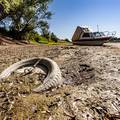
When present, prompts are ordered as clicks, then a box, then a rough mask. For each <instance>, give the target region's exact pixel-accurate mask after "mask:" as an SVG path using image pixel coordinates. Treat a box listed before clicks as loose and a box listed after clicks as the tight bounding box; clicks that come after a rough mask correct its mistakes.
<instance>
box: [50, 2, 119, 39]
mask: <svg viewBox="0 0 120 120" xmlns="http://www.w3.org/2000/svg"><path fill="white" fill-rule="evenodd" d="M50 10H51V11H52V13H53V16H52V19H51V20H50V21H49V24H50V30H51V31H52V32H54V33H55V34H56V35H57V36H58V37H59V38H69V39H71V38H72V35H73V33H74V31H75V29H76V27H77V26H78V25H79V26H89V27H90V28H91V29H93V30H94V31H96V30H97V25H99V29H100V30H101V31H116V32H117V36H119V37H120V0H53V2H52V3H51V5H50Z"/></svg>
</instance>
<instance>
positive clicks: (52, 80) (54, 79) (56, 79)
mask: <svg viewBox="0 0 120 120" xmlns="http://www.w3.org/2000/svg"><path fill="white" fill-rule="evenodd" d="M37 61H39V63H38V66H44V67H45V68H47V77H46V78H45V79H44V81H43V84H42V85H40V86H38V87H37V88H35V89H33V91H34V92H42V91H45V90H48V89H52V88H54V87H59V86H61V85H62V84H63V79H62V75H61V71H60V69H59V67H58V65H57V63H56V62H54V61H53V60H51V59H49V58H45V57H41V58H30V59H25V60H22V61H19V62H17V63H15V64H13V65H11V66H10V67H8V68H7V69H5V70H4V71H3V72H2V73H1V74H0V80H1V79H4V78H7V77H8V76H10V75H11V73H13V72H14V71H16V70H17V69H20V68H22V67H27V66H33V65H34V64H35V63H36V62H37Z"/></svg>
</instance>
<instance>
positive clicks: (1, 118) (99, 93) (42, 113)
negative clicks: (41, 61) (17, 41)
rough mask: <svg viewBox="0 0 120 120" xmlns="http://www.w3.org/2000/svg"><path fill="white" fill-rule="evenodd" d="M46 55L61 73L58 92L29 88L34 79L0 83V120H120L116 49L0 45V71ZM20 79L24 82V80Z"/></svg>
mask: <svg viewBox="0 0 120 120" xmlns="http://www.w3.org/2000/svg"><path fill="white" fill-rule="evenodd" d="M41 56H44V57H49V58H51V59H53V60H54V61H56V62H57V63H58V65H59V67H60V69H61V71H62V76H63V79H64V84H63V86H62V87H61V88H58V89H54V90H52V91H48V92H45V93H41V94H35V93H33V92H32V91H31V89H32V88H33V87H34V86H35V85H36V84H35V83H34V81H35V80H36V79H38V76H34V75H33V76H32V75H31V76H27V77H24V78H22V77H19V76H17V77H16V76H15V77H14V76H12V77H10V78H8V79H6V80H4V81H2V82H1V83H0V120H117V119H118V120H119V119H120V46H119V45H114V44H109V45H106V46H94V47H93V46H90V47H87V46H45V45H41V46H30V45H29V46H0V72H2V71H3V70H4V69H5V68H7V67H8V66H9V65H11V64H13V63H15V62H17V61H20V60H22V59H25V58H30V57H41ZM24 80H25V81H24Z"/></svg>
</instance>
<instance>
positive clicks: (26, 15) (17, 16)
mask: <svg viewBox="0 0 120 120" xmlns="http://www.w3.org/2000/svg"><path fill="white" fill-rule="evenodd" d="M51 1H52V0H12V1H11V0H2V1H1V2H0V4H1V8H3V10H1V13H0V26H4V28H5V29H7V30H9V32H10V35H11V36H12V37H14V38H15V39H25V37H26V36H27V35H26V34H28V33H30V31H33V30H35V29H36V30H37V31H41V30H45V29H48V28H49V25H48V19H50V18H51V15H52V13H51V12H50V11H48V5H49V3H50V2H51Z"/></svg>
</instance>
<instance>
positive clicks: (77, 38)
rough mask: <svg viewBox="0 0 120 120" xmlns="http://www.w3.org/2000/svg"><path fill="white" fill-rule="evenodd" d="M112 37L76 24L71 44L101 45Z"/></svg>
mask: <svg viewBox="0 0 120 120" xmlns="http://www.w3.org/2000/svg"><path fill="white" fill-rule="evenodd" d="M111 39H112V36H108V35H105V33H104V32H99V31H97V32H91V31H90V29H89V28H83V27H80V26H78V27H77V29H76V31H75V33H74V35H73V37H72V43H73V45H87V46H101V45H103V44H104V43H106V42H108V41H109V40H111Z"/></svg>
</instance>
